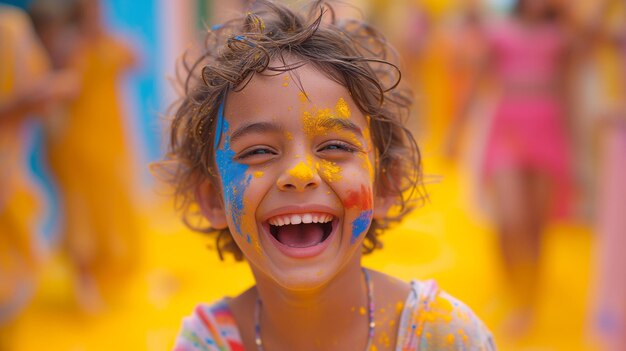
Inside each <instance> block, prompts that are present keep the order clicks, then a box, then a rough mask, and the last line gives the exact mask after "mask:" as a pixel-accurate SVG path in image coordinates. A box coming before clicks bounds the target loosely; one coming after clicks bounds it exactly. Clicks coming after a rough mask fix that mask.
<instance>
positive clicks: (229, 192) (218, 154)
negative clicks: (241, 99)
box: [214, 103, 252, 241]
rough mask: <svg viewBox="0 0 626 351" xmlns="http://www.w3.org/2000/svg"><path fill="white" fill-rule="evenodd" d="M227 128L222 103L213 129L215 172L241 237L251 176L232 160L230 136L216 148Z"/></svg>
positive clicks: (226, 204) (233, 155) (245, 169)
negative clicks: (245, 200) (244, 197)
mask: <svg viewBox="0 0 626 351" xmlns="http://www.w3.org/2000/svg"><path fill="white" fill-rule="evenodd" d="M228 128H229V125H228V122H227V121H226V119H225V118H224V103H222V104H221V105H220V108H219V110H218V113H217V126H216V129H215V140H214V145H215V162H216V163H217V170H218V172H219V174H220V178H221V181H222V191H223V195H224V203H225V206H226V208H227V209H229V210H230V215H231V219H232V222H233V223H234V225H235V231H236V232H237V233H238V234H239V235H243V233H242V232H241V220H242V217H243V214H244V213H243V206H244V204H243V195H244V193H245V191H246V189H247V188H248V185H250V180H251V179H252V175H251V174H246V172H247V170H248V166H247V165H244V164H241V163H238V162H236V161H235V160H234V157H235V152H234V151H233V150H231V149H230V136H228V135H226V136H225V137H224V143H223V145H222V147H221V148H218V145H219V143H220V138H221V135H222V134H226V133H227V132H228ZM248 241H250V240H248Z"/></svg>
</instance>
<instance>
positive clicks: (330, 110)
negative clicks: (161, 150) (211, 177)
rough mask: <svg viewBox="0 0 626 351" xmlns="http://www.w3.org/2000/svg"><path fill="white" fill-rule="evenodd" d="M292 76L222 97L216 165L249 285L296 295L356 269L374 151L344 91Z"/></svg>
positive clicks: (257, 79)
mask: <svg viewBox="0 0 626 351" xmlns="http://www.w3.org/2000/svg"><path fill="white" fill-rule="evenodd" d="M293 73H295V74H293V75H292V76H290V75H289V73H283V74H280V75H275V76H271V75H258V74H257V75H255V76H254V78H253V79H252V80H251V81H250V83H249V84H248V85H247V86H246V87H245V88H244V89H243V91H241V92H233V93H230V94H229V96H228V99H227V102H226V106H225V109H224V123H223V124H222V126H223V127H222V137H221V140H220V141H219V145H218V147H217V150H216V163H217V167H218V170H219V174H220V180H221V186H222V189H221V190H222V193H223V195H224V204H225V208H224V210H225V211H224V215H225V216H226V220H227V222H228V226H229V228H230V230H231V232H232V233H233V236H234V239H235V240H236V242H237V244H238V245H239V247H240V248H241V250H242V251H243V253H244V255H245V256H246V258H247V260H248V262H249V263H250V264H251V267H252V269H253V270H254V271H255V273H256V274H257V278H258V275H259V274H263V275H264V276H266V277H268V278H270V279H272V280H274V281H275V282H277V283H278V284H280V285H282V286H284V287H286V288H291V289H306V288H314V287H317V286H320V285H321V284H323V283H324V282H327V281H329V279H330V278H332V277H333V275H335V274H336V273H337V272H339V271H340V270H341V269H342V268H344V267H345V266H346V264H359V262H360V261H359V260H360V250H361V243H362V240H363V237H364V236H365V234H366V233H367V230H368V228H369V225H370V223H371V220H372V216H373V200H374V198H373V193H374V189H373V186H374V150H373V147H372V143H371V137H370V133H369V126H368V120H367V119H366V117H365V116H364V115H363V114H362V113H361V112H360V111H359V109H358V108H357V107H356V105H355V103H354V102H353V100H352V98H351V97H350V94H349V92H348V90H347V89H346V88H345V87H343V86H342V85H340V84H338V83H335V82H333V81H331V80H330V79H328V78H326V76H325V75H323V74H322V73H321V72H319V71H317V70H316V69H315V68H314V67H311V65H305V66H304V67H301V68H299V69H297V70H296V71H294V72H293ZM298 77H299V79H300V82H301V84H302V86H303V88H304V91H305V92H306V96H305V95H304V94H303V93H302V92H301V91H300V89H299V85H298ZM307 97H308V99H307ZM218 123H219V121H218ZM218 128H219V126H218ZM289 223H290V224H289Z"/></svg>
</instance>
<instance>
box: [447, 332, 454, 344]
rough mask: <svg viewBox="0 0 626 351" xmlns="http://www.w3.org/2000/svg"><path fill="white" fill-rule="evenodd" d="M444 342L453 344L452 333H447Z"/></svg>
mask: <svg viewBox="0 0 626 351" xmlns="http://www.w3.org/2000/svg"><path fill="white" fill-rule="evenodd" d="M446 342H447V343H448V344H450V345H452V344H454V334H448V336H447V337H446Z"/></svg>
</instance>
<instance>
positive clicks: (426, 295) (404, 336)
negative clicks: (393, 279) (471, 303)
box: [174, 280, 496, 351]
mask: <svg viewBox="0 0 626 351" xmlns="http://www.w3.org/2000/svg"><path fill="white" fill-rule="evenodd" d="M411 288H412V289H411V292H410V293H409V296H408V297H407V299H406V302H405V303H404V308H403V311H402V315H401V318H400V324H399V328H398V337H397V341H396V348H395V350H396V351H435V350H439V351H453V350H466V351H495V350H496V348H495V345H494V343H493V339H492V337H491V333H490V332H489V330H487V328H486V327H485V325H484V324H483V323H482V322H481V321H480V320H479V319H478V317H476V315H475V314H474V313H473V312H472V310H471V309H470V308H469V307H467V306H466V305H465V304H463V303H462V302H460V301H458V300H457V299H455V298H453V297H451V296H450V295H448V294H446V293H445V292H443V291H441V290H440V289H439V288H438V287H437V284H436V283H435V282H434V281H432V280H431V281H426V282H419V281H416V280H414V281H412V282H411ZM195 350H204V351H244V348H243V343H242V341H241V336H240V334H239V330H238V328H237V325H236V323H235V319H234V318H233V315H232V313H231V312H230V309H229V308H228V302H227V300H221V301H219V302H217V303H216V304H214V305H212V306H207V305H198V306H197V307H196V309H195V311H194V313H193V314H192V315H191V316H190V317H187V318H185V319H184V321H183V327H182V330H181V332H180V334H179V336H178V338H177V339H176V344H175V346H174V351H195ZM372 350H374V347H372Z"/></svg>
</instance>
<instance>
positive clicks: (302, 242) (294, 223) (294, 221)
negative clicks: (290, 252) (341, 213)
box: [267, 213, 334, 248]
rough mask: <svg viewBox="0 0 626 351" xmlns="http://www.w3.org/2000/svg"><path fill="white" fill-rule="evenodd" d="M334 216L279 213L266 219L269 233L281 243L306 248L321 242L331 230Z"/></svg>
mask: <svg viewBox="0 0 626 351" xmlns="http://www.w3.org/2000/svg"><path fill="white" fill-rule="evenodd" d="M333 220H334V217H333V216H332V215H330V214H326V213H302V214H289V215H279V216H274V217H272V218H270V219H268V221H267V222H268V224H269V229H270V230H269V231H270V234H271V235H272V236H273V237H274V238H275V239H276V240H277V241H278V242H280V243H281V244H283V245H286V246H289V247H293V248H306V247H311V246H315V245H318V244H321V243H323V242H324V241H325V240H326V239H328V237H329V236H330V234H331V233H332V231H333Z"/></svg>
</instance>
